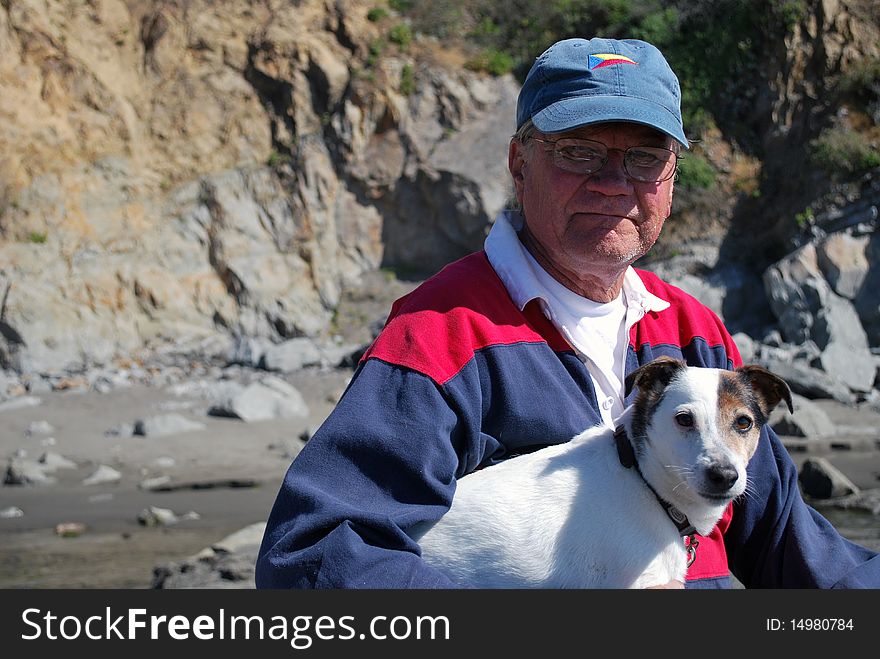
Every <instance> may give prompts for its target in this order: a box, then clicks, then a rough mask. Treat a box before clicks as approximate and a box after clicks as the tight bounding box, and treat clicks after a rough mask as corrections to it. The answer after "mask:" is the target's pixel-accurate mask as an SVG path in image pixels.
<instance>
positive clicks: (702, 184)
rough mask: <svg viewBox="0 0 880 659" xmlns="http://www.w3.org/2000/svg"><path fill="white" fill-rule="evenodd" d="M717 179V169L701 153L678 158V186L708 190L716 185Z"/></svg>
mask: <svg viewBox="0 0 880 659" xmlns="http://www.w3.org/2000/svg"><path fill="white" fill-rule="evenodd" d="M715 179H716V172H715V168H714V167H713V166H712V164H711V163H710V162H709V161H708V160H706V158H705V157H703V156H702V155H700V154H699V153H688V154H687V155H682V156H679V157H678V185H680V186H681V187H683V188H690V189H695V188H702V189H708V188H711V187H712V186H714V185H715Z"/></svg>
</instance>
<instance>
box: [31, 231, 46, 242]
mask: <svg viewBox="0 0 880 659" xmlns="http://www.w3.org/2000/svg"><path fill="white" fill-rule="evenodd" d="M48 237H49V236H48V234H46V232H45V231H31V232H30V233H29V234H28V242H29V243H35V244H37V245H42V244H43V243H45V242H46V239H47V238H48Z"/></svg>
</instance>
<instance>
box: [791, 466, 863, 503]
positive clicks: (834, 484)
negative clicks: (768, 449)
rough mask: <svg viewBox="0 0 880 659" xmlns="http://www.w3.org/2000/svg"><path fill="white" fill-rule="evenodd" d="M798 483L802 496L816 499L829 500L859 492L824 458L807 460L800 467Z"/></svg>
mask: <svg viewBox="0 0 880 659" xmlns="http://www.w3.org/2000/svg"><path fill="white" fill-rule="evenodd" d="M798 481H799V482H800V484H801V487H802V488H803V491H804V494H806V495H808V496H810V497H813V498H816V499H831V498H837V497H843V496H847V495H850V494H854V493H856V492H859V488H858V487H857V486H856V485H855V484H854V483H853V482H852V481H851V480H850V479H849V478H847V477H846V476H845V475H844V474H843V473H842V472H841V471H840V470H839V469H837V468H836V467H835V466H834V465H832V464H831V463H830V462H829V461H828V460H826V459H825V458H821V457H817V458H808V459H807V460H805V461H804V464H803V466H802V467H801V471H800V474H799V476H798Z"/></svg>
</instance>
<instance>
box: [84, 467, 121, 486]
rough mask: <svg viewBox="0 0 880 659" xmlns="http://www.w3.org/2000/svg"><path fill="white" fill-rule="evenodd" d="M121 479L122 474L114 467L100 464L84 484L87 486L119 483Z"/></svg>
mask: <svg viewBox="0 0 880 659" xmlns="http://www.w3.org/2000/svg"><path fill="white" fill-rule="evenodd" d="M121 480H122V474H120V473H119V472H118V471H116V470H115V469H114V468H113V467H109V466H107V465H98V468H97V469H96V470H95V471H94V472H93V473H92V475H91V476H89V477H88V478H86V479H85V480H83V482H82V484H83V485H86V486H91V485H107V484H110V483H118V482H119V481H121Z"/></svg>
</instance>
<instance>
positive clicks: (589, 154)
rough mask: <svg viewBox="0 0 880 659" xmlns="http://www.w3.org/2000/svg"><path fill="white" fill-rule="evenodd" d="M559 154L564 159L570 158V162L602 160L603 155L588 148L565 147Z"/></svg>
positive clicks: (561, 148)
mask: <svg viewBox="0 0 880 659" xmlns="http://www.w3.org/2000/svg"><path fill="white" fill-rule="evenodd" d="M559 154H560V155H561V156H562V157H563V158H569V159H570V160H601V159H602V154H601V153H599V152H598V151H596V150H595V149H591V148H590V147H588V146H571V145H569V146H564V147H560V149H559Z"/></svg>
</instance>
